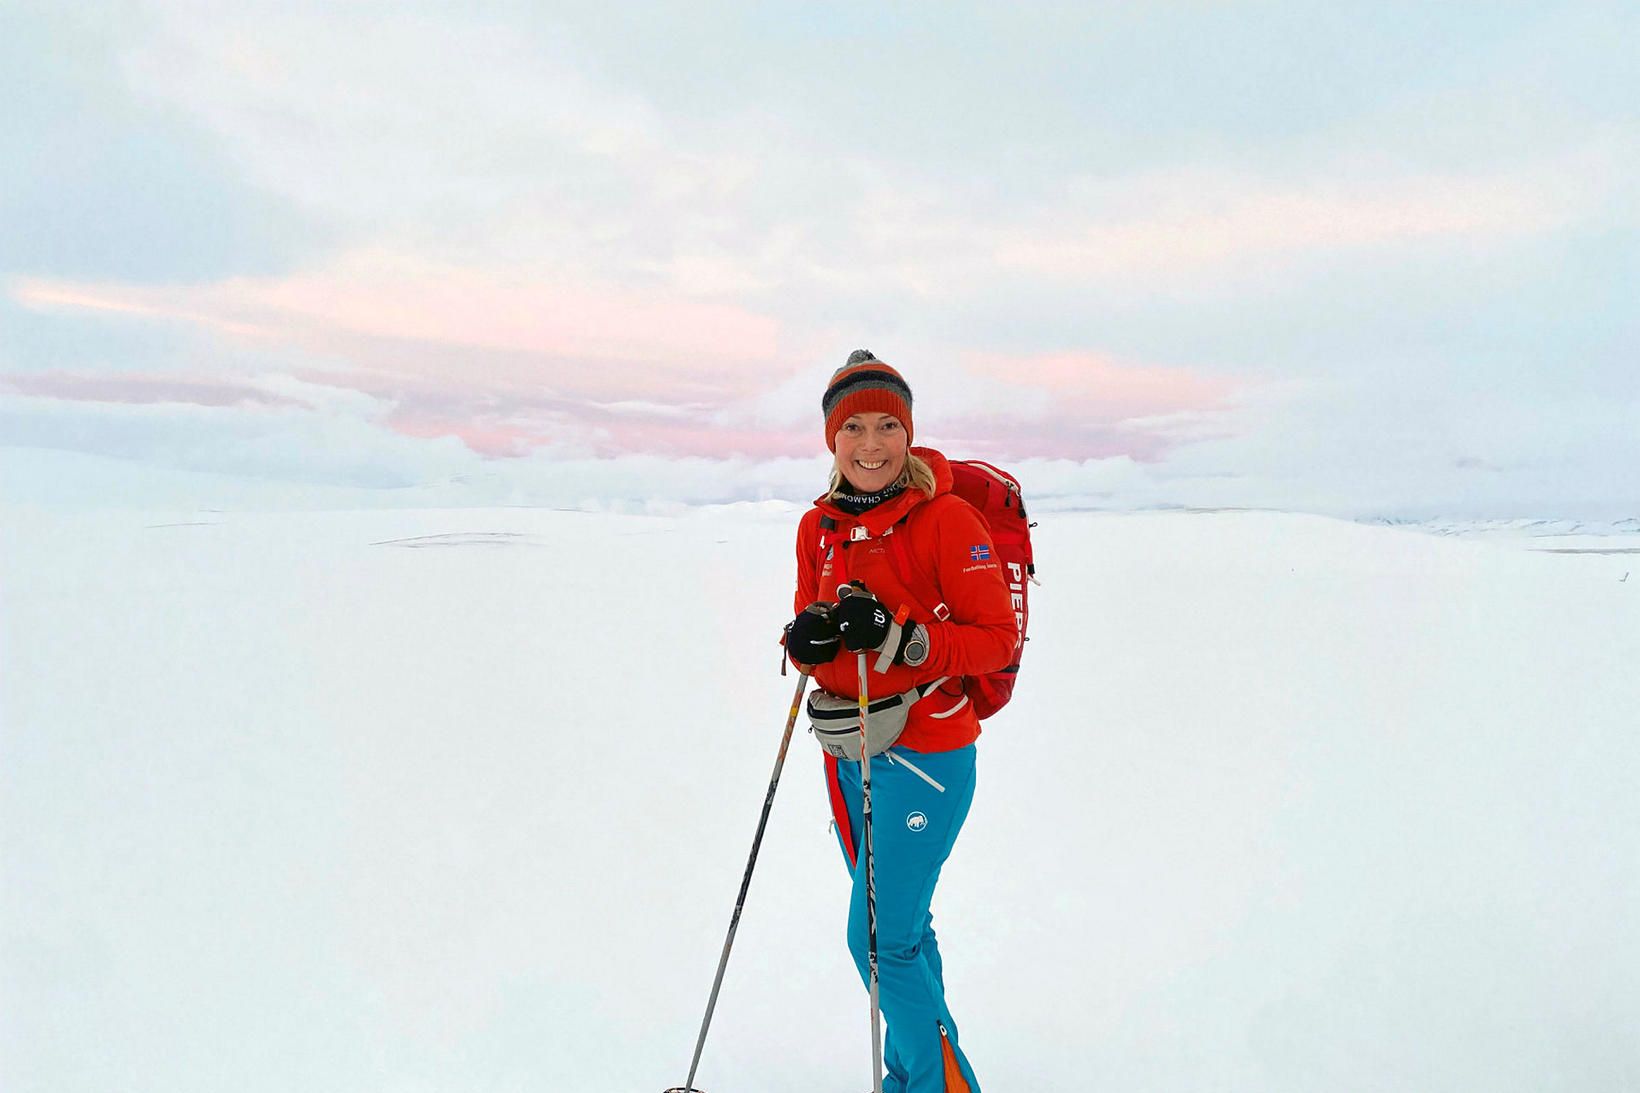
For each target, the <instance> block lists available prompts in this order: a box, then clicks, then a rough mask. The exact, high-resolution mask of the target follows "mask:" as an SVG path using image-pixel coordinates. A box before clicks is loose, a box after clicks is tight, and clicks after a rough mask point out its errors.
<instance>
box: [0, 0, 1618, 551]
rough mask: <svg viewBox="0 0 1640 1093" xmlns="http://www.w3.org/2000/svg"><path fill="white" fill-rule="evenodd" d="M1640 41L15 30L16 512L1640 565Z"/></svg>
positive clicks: (488, 11)
mask: <svg viewBox="0 0 1640 1093" xmlns="http://www.w3.org/2000/svg"><path fill="white" fill-rule="evenodd" d="M1637 23H1640V15H1637V11H1636V9H1635V8H1634V7H1633V5H1626V4H1619V3H1610V4H1605V3H1571V4H1510V3H1488V4H1446V5H1425V4H1401V3H1388V4H1385V3H1376V4H1370V5H1369V4H1336V5H1326V6H1325V8H1324V9H1321V8H1318V7H1317V5H1313V4H1301V3H1238V4H1230V3H1205V2H1203V3H1172V4H1165V5H1163V4H1132V5H1107V6H1103V7H1099V8H1094V7H1092V6H1089V5H1068V4H1067V5H1058V4H1049V5H1038V6H1033V7H1032V8H1031V9H1030V10H1028V11H1027V10H1020V9H1018V8H1015V7H1013V6H1007V7H1004V6H1003V5H976V4H961V3H953V4H945V5H940V6H939V8H938V9H937V11H936V9H934V8H932V7H930V6H913V5H872V6H870V7H865V6H861V7H857V8H856V7H845V6H826V7H821V6H818V5H808V4H783V3H758V4H734V3H727V4H726V3H710V2H703V3H699V4H692V5H687V6H685V5H668V4H644V3H634V4H625V5H609V4H602V3H601V4H523V3H518V4H512V3H488V4H487V3H476V4H475V3H463V4H460V5H456V4H418V3H393V4H387V3H352V4H345V5H317V4H312V5H309V4H301V3H278V4H271V3H236V4H233V5H217V4H204V3H165V2H160V3H129V4H101V5H99V4H86V5H73V6H63V5H53V4H43V3H33V2H31V0H22V2H17V0H10V2H7V3H4V4H0V97H3V100H4V101H5V102H6V104H7V108H6V109H5V110H4V111H0V491H4V493H5V495H6V496H7V497H8V498H9V499H11V500H13V501H18V500H22V501H53V502H55V501H66V502H73V503H92V504H103V503H115V502H120V501H128V500H131V499H132V498H142V499H145V500H153V501H156V502H157V501H165V502H169V503H177V504H198V505H209V504H248V505H254V504H266V503H274V502H275V501H277V503H279V504H281V505H298V506H300V505H303V504H313V505H327V504H336V503H347V504H366V505H374V504H381V505H401V504H408V503H425V502H437V503H439V504H487V505H488V504H540V505H554V506H570V507H576V506H579V507H588V506H591V507H617V508H619V507H632V506H643V505H653V504H655V503H684V504H694V503H710V502H725V501H735V500H757V499H767V498H777V497H778V498H786V499H793V500H803V499H807V498H809V497H812V496H814V495H815V494H816V493H818V492H819V491H820V489H821V487H822V485H823V482H824V473H825V469H826V465H827V453H826V450H825V447H824V442H823V437H822V436H821V434H820V424H821V417H820V411H819V399H820V394H821V391H822V390H823V389H824V386H825V382H826V380H827V378H828V377H829V375H830V373H831V371H832V369H834V368H835V367H837V366H838V365H840V364H841V363H842V361H843V360H844V359H845V358H846V356H847V354H848V353H849V351H850V350H852V349H855V348H861V347H864V348H870V349H872V350H874V351H875V352H876V353H877V355H878V356H879V357H881V358H882V359H884V360H887V361H889V362H891V363H893V364H894V365H896V366H897V367H899V368H900V369H901V370H902V372H903V373H904V374H905V375H906V377H907V379H908V380H909V382H910V383H911V386H912V388H913V389H914V391H915V393H916V407H917V414H916V427H917V440H918V442H921V443H926V444H929V445H931V446H934V447H937V448H939V449H940V450H942V451H944V452H946V454H948V455H950V456H953V457H956V458H969V457H979V458H986V459H990V460H992V461H996V462H1003V463H1005V464H1007V465H1008V466H1009V467H1010V468H1011V469H1014V470H1016V471H1017V472H1018V474H1019V476H1020V478H1021V480H1022V481H1023V482H1024V484H1025V488H1026V492H1027V496H1028V497H1032V496H1034V497H1037V498H1040V499H1043V500H1044V501H1045V502H1047V503H1052V504H1057V505H1061V506H1066V507H1077V506H1092V507H1149V506H1157V505H1184V506H1247V507H1273V508H1284V509H1291V510H1298V511H1310V512H1324V513H1330V514H1340V515H1351V516H1404V517H1412V518H1418V517H1433V516H1437V515H1441V516H1452V515H1459V516H1471V517H1477V518H1480V517H1498V518H1505V517H1524V516H1545V517H1572V518H1586V519H1613V520H1614V519H1620V518H1623V517H1629V516H1634V515H1636V514H1640V486H1637V485H1636V479H1635V476H1634V475H1633V473H1632V468H1633V467H1634V466H1636V465H1640V381H1637V379H1636V365H1637V363H1640V361H1637V356H1640V353H1637V349H1640V333H1637V322H1636V318H1635V312H1636V308H1635V307H1634V304H1633V301H1634V299H1635V298H1636V297H1637V295H1640V257H1637V255H1640V248H1637V235H1640V232H1637V228H1640V209H1637V203H1636V176H1637V173H1640V172H1637V168H1640V126H1637V124H1636V108H1635V103H1637V102H1640V76H1637V75H1636V69H1635V67H1634V66H1633V64H1632V57H1631V56H1630V53H1629V48H1628V47H1629V45H1630V44H1631V43H1632V42H1633V41H1634V40H1635V35H1636V31H1640V26H1637Z"/></svg>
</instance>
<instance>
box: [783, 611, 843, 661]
mask: <svg viewBox="0 0 1640 1093" xmlns="http://www.w3.org/2000/svg"><path fill="white" fill-rule="evenodd" d="M833 608H834V605H833V604H829V603H820V602H818V601H816V602H815V603H811V604H809V605H808V606H807V607H805V608H803V610H802V611H801V612H799V613H798V616H797V617H796V618H795V619H793V620H792V621H791V622H789V623H787V624H786V652H788V653H790V654H791V658H792V659H793V660H795V661H797V663H799V664H806V665H809V666H810V667H813V666H814V665H816V664H829V663H830V662H831V659H832V658H833V657H835V656H836V655H837V650H838V649H840V648H841V647H842V644H843V639H842V638H841V637H840V636H839V635H838V632H837V619H836V617H835V616H834V614H833Z"/></svg>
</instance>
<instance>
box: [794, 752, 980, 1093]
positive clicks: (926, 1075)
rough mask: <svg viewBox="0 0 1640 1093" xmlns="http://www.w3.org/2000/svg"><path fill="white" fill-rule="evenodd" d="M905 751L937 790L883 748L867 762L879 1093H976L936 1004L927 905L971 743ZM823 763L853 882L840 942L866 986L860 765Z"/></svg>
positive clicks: (959, 813) (965, 799) (953, 823)
mask: <svg viewBox="0 0 1640 1093" xmlns="http://www.w3.org/2000/svg"><path fill="white" fill-rule="evenodd" d="M905 754H906V758H907V759H909V760H910V761H911V762H913V763H915V764H916V765H917V768H918V769H919V770H921V771H923V773H925V774H927V775H928V776H929V777H930V778H932V779H934V780H935V781H936V782H938V783H940V785H942V786H944V787H945V792H943V793H942V792H940V791H939V790H937V789H935V788H934V787H933V786H931V785H929V784H928V783H927V782H925V781H923V780H922V779H921V778H919V777H918V776H917V775H916V774H915V773H913V772H912V771H910V770H908V769H906V767H904V766H902V765H901V764H899V763H896V762H891V761H890V760H889V758H888V757H887V756H886V755H877V756H873V757H872V759H871V760H870V762H871V816H872V847H873V856H874V858H875V862H876V864H875V878H874V879H875V882H876V885H875V887H876V889H877V900H876V904H877V983H878V996H879V998H880V1000H881V1005H882V1012H883V1020H884V1023H885V1024H886V1025H887V1027H888V1033H887V1037H886V1042H885V1044H884V1049H883V1062H884V1067H885V1070H886V1074H885V1075H884V1080H883V1089H884V1091H885V1093H956V1091H958V1090H961V1089H962V1085H961V1082H962V1081H966V1082H967V1084H968V1088H969V1089H970V1090H972V1093H980V1089H979V1082H978V1081H976V1080H975V1078H974V1073H973V1070H972V1068H970V1067H969V1065H968V1059H967V1057H966V1056H964V1055H963V1053H962V1049H961V1048H960V1047H959V1046H958V1044H957V1023H956V1022H955V1021H954V1020H952V1018H951V1011H950V1009H948V1008H947V1007H946V1004H945V979H944V976H943V974H942V969H941V966H940V948H939V943H938V942H937V941H936V940H935V937H934V919H933V915H932V914H931V913H930V911H929V907H930V904H931V903H932V901H933V898H934V885H935V884H936V883H937V882H938V881H939V879H940V867H941V866H943V865H944V864H945V859H946V858H947V857H949V856H950V854H951V847H952V846H953V845H954V844H955V843H956V840H957V832H959V831H961V830H962V822H963V820H964V819H966V818H967V816H968V806H969V805H970V804H971V803H972V802H973V799H974V755H975V751H974V745H972V744H970V745H968V746H967V747H965V748H958V749H956V750H954V751H944V752H913V751H908V752H906V753H905ZM826 770H827V780H828V783H829V788H830V790H831V798H832V808H833V813H834V815H835V816H836V819H837V837H838V844H839V846H840V847H841V848H842V851H843V859H844V861H845V862H846V863H847V864H848V867H849V872H850V875H851V876H852V878H853V881H854V889H853V893H852V895H851V898H850V900H849V915H848V947H849V951H850V952H851V953H853V955H854V963H855V966H856V967H857V968H859V970H860V979H861V981H862V982H864V983H866V984H867V986H868V988H869V985H870V965H869V961H868V953H869V929H868V919H867V915H866V863H865V851H864V847H863V846H862V838H863V833H862V816H861V793H860V764H859V763H857V762H850V761H848V760H838V759H832V758H828V759H827V760H826ZM845 821H846V822H845ZM959 1072H960V1076H961V1077H960V1078H957V1077H956V1074H957V1073H959ZM948 1075H951V1079H950V1080H949V1081H948V1080H947V1076H948Z"/></svg>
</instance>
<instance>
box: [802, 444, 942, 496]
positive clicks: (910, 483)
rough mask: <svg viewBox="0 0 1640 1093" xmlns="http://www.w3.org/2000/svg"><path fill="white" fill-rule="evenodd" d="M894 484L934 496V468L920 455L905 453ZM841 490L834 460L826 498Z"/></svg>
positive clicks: (839, 474) (841, 486) (840, 479)
mask: <svg viewBox="0 0 1640 1093" xmlns="http://www.w3.org/2000/svg"><path fill="white" fill-rule="evenodd" d="M893 485H896V486H906V487H909V488H910V489H914V490H922V491H923V493H924V494H926V495H927V496H929V497H933V496H934V490H935V486H934V468H933V467H930V466H929V465H928V462H927V461H926V460H925V459H923V457H922V456H920V455H913V454H911V453H910V452H907V453H905V466H904V467H901V468H900V477H898V478H896V479H895V480H894V482H893ZM842 492H843V472H842V471H840V470H838V469H837V464H836V462H835V461H834V462H833V463H832V465H831V485H830V487H829V488H827V490H826V500H828V501H829V500H831V499H832V498H834V497H836V496H838V495H839V494H841V493H842Z"/></svg>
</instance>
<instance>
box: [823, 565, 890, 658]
mask: <svg viewBox="0 0 1640 1093" xmlns="http://www.w3.org/2000/svg"><path fill="white" fill-rule="evenodd" d="M848 587H849V589H850V592H849V595H847V596H844V597H843V598H842V600H840V601H839V602H838V604H837V608H836V614H837V631H838V633H840V634H842V635H843V644H844V645H846V646H848V647H849V649H850V650H851V651H852V652H856V653H858V652H860V651H861V650H862V649H876V648H877V647H879V646H880V645H882V644H883V641H884V640H885V639H886V638H887V637H888V624H889V623H891V622H893V621H894V620H893V616H891V615H890V614H889V613H888V608H886V607H884V606H883V604H882V601H881V600H879V599H878V598H877V597H876V596H873V595H872V594H871V590H870V589H868V588H867V587H866V586H865V584H864V583H863V582H861V581H853V582H851V583H850V584H849V586H848Z"/></svg>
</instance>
